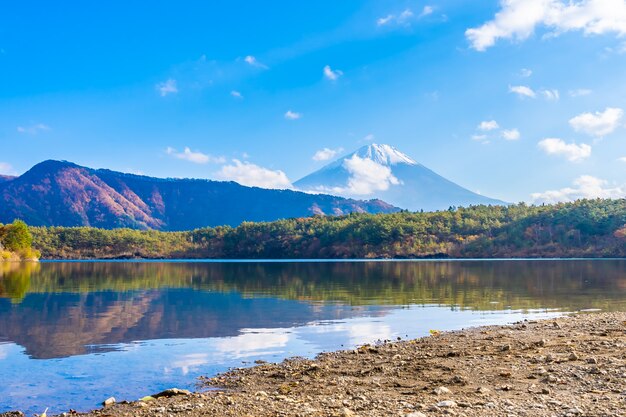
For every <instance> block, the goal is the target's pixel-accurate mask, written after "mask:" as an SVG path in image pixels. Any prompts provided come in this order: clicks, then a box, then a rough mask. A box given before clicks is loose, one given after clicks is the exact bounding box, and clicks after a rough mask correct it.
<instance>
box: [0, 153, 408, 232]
mask: <svg viewBox="0 0 626 417" xmlns="http://www.w3.org/2000/svg"><path fill="white" fill-rule="evenodd" d="M0 201H2V204H0V222H5V223H9V222H12V221H13V220H15V219H20V220H24V221H25V222H27V223H28V224H30V225H34V226H92V227H101V228H104V229H112V228H117V227H129V228H133V229H157V230H170V231H171V230H191V229H195V228H198V227H206V226H217V225H222V224H229V225H233V226H235V225H238V224H239V223H241V222H242V221H244V220H248V221H272V220H277V219H283V218H288V217H298V216H311V215H313V214H347V213H351V212H367V213H381V212H382V213H389V212H394V211H398V208H396V207H393V206H391V205H389V204H387V203H385V202H383V201H380V200H369V201H361V200H353V199H347V198H341V197H335V196H330V195H324V194H307V193H302V192H296V191H292V190H269V189H263V188H258V187H244V186H243V185H239V184H237V183H235V182H224V181H209V180H201V179H161V178H152V177H146V176H141V175H133V174H124V173H121V172H115V171H109V170H105V169H92V168H87V167H82V166H79V165H76V164H73V163H71V162H67V161H44V162H42V163H39V164H37V165H35V166H34V167H33V168H31V169H30V170H29V171H28V172H26V173H24V174H23V175H21V176H19V177H17V178H9V177H7V178H5V179H2V178H0Z"/></svg>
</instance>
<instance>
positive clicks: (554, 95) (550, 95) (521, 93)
mask: <svg viewBox="0 0 626 417" xmlns="http://www.w3.org/2000/svg"><path fill="white" fill-rule="evenodd" d="M509 93H514V94H517V95H518V97H520V98H537V97H543V98H544V99H546V100H548V101H558V100H559V99H560V98H561V95H560V93H559V90H557V89H540V90H536V91H535V90H533V89H532V88H530V87H528V86H526V85H514V86H509Z"/></svg>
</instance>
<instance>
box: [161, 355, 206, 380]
mask: <svg viewBox="0 0 626 417" xmlns="http://www.w3.org/2000/svg"><path fill="white" fill-rule="evenodd" d="M207 363H209V354H208V353H190V354H188V355H183V356H182V357H181V358H180V359H178V360H175V361H174V362H172V366H171V368H166V369H165V373H170V372H171V371H172V370H173V369H180V370H181V372H182V374H183V375H187V374H188V373H189V370H190V369H192V370H194V368H197V367H198V366H202V365H205V364H207Z"/></svg>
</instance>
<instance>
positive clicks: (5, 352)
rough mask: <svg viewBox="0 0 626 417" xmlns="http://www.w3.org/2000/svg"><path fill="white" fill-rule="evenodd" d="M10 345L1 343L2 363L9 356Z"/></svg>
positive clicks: (0, 355) (0, 356) (0, 357)
mask: <svg viewBox="0 0 626 417" xmlns="http://www.w3.org/2000/svg"><path fill="white" fill-rule="evenodd" d="M8 350H9V345H7V344H2V343H0V361H1V360H3V359H6V358H7V356H8V355H9V352H8Z"/></svg>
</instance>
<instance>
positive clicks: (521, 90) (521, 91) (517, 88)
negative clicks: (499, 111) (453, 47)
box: [509, 85, 537, 98]
mask: <svg viewBox="0 0 626 417" xmlns="http://www.w3.org/2000/svg"><path fill="white" fill-rule="evenodd" d="M509 92H510V93H515V94H517V95H518V96H520V97H530V98H535V97H536V96H537V93H535V92H534V91H533V90H532V89H531V88H530V87H526V86H525V85H514V86H509Z"/></svg>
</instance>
